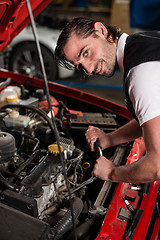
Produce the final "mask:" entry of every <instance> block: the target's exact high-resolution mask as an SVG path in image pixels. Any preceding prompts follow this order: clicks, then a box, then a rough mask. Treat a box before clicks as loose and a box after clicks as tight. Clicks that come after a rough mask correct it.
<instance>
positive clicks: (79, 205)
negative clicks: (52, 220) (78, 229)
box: [51, 197, 83, 240]
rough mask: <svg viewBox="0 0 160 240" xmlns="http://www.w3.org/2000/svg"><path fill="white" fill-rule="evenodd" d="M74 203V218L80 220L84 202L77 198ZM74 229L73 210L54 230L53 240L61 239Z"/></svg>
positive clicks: (66, 214)
mask: <svg viewBox="0 0 160 240" xmlns="http://www.w3.org/2000/svg"><path fill="white" fill-rule="evenodd" d="M72 201H73V203H72V208H73V215H74V218H75V219H76V218H78V217H79V215H80V213H81V212H82V209H83V202H82V200H81V199H80V198H78V197H75V198H74V199H73V200H72ZM71 228H72V216H71V210H70V209H69V210H68V211H67V212H66V213H65V215H64V216H63V218H62V219H60V220H59V221H58V222H57V224H56V225H55V226H54V228H52V233H53V238H51V239H52V240H58V239H60V238H61V237H62V236H63V235H64V234H65V233H66V232H68V231H69V230H70V229H71Z"/></svg>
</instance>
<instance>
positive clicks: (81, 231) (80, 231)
mask: <svg viewBox="0 0 160 240" xmlns="http://www.w3.org/2000/svg"><path fill="white" fill-rule="evenodd" d="M94 224H95V219H92V218H90V219H88V220H87V221H85V222H84V223H83V224H81V225H80V226H79V227H77V228H76V233H77V239H78V240H83V239H85V238H86V237H87V236H88V235H90V231H91V230H93V226H94ZM66 240H74V233H73V232H71V233H70V234H69V235H68V236H67V238H66Z"/></svg>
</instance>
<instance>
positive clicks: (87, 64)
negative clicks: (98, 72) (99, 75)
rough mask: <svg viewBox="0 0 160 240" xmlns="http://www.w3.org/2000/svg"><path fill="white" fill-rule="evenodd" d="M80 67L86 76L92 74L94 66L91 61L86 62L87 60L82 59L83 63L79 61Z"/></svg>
mask: <svg viewBox="0 0 160 240" xmlns="http://www.w3.org/2000/svg"><path fill="white" fill-rule="evenodd" d="M80 66H81V68H82V69H83V71H84V72H85V73H87V74H88V75H92V74H93V72H94V64H93V63H92V62H91V61H88V60H86V59H84V60H83V61H81V63H80Z"/></svg>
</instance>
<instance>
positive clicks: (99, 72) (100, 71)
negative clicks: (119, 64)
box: [95, 62, 103, 75]
mask: <svg viewBox="0 0 160 240" xmlns="http://www.w3.org/2000/svg"><path fill="white" fill-rule="evenodd" d="M95 72H96V74H97V75H101V74H102V73H103V62H100V64H99V65H98V66H97V68H96V71H95Z"/></svg>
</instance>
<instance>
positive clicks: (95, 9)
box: [52, 6, 111, 13]
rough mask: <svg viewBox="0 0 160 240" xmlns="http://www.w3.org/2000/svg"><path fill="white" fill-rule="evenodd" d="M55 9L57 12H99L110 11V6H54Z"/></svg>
mask: <svg viewBox="0 0 160 240" xmlns="http://www.w3.org/2000/svg"><path fill="white" fill-rule="evenodd" d="M52 9H54V11H57V12H95V13H96V12H97V13H110V12H111V9H110V8H106V7H105V8H104V7H92V6H91V7H90V6H89V7H87V8H78V7H53V6H52Z"/></svg>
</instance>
